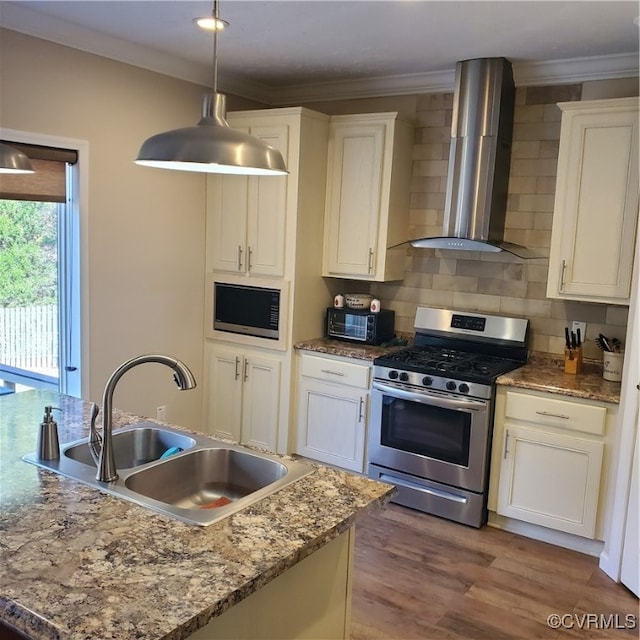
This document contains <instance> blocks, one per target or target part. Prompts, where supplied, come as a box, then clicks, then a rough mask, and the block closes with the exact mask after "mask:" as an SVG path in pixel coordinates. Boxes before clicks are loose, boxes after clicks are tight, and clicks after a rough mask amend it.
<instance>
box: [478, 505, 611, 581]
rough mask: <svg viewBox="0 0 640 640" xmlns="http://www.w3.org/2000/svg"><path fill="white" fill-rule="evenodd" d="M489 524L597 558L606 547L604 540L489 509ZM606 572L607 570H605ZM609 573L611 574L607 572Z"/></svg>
mask: <svg viewBox="0 0 640 640" xmlns="http://www.w3.org/2000/svg"><path fill="white" fill-rule="evenodd" d="M487 524H488V525H489V526H490V527H494V528H496V529H504V530H505V531H509V532H511V533H517V534H518V535H521V536H524V537H525V538H532V539H534V540H540V542H547V543H549V544H554V545H556V546H557V547H563V548H565V549H571V550H572V551H578V552H579V553H584V554H586V555H589V556H594V557H596V558H598V557H601V556H602V552H603V549H604V542H602V540H590V539H588V538H583V537H582V536H575V535H572V534H570V533H565V532H564V531H555V530H554V529H549V528H548V527H541V526H540V525H537V524H531V523H529V522H522V520H514V519H513V518H506V517H505V516H501V515H499V514H497V513H495V512H494V511H489V519H488V521H487ZM603 570H604V569H603ZM605 573H607V572H606V571H605ZM607 575H609V574H608V573H607Z"/></svg>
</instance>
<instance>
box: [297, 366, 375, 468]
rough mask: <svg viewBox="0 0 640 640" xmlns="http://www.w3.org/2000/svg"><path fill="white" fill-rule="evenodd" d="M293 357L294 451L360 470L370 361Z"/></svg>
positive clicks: (364, 437) (362, 457)
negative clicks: (295, 383) (296, 371)
mask: <svg viewBox="0 0 640 640" xmlns="http://www.w3.org/2000/svg"><path fill="white" fill-rule="evenodd" d="M298 362H299V365H300V367H299V376H298V394H297V400H298V407H297V429H296V431H297V438H296V447H295V450H296V453H298V454H300V455H302V456H305V457H307V458H311V459H313V460H318V461H320V462H326V463H328V464H333V465H335V466H337V467H341V468H343V469H348V470H350V471H357V472H359V473H363V472H364V470H365V442H366V425H367V409H368V404H369V379H370V371H371V367H370V365H368V364H360V363H354V362H346V361H342V360H336V359H332V358H327V357H320V356H315V355H307V354H302V355H301V356H300V358H299V360H298Z"/></svg>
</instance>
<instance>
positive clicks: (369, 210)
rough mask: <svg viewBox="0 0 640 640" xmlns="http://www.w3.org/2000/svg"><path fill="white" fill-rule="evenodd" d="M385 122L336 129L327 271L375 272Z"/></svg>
mask: <svg viewBox="0 0 640 640" xmlns="http://www.w3.org/2000/svg"><path fill="white" fill-rule="evenodd" d="M385 133H386V128H385V125H384V124H370V125H361V126H358V125H356V124H338V125H333V126H332V129H331V138H330V150H329V154H330V155H329V172H328V175H327V181H328V184H327V216H326V219H325V224H326V225H327V230H326V235H325V257H324V272H325V273H324V275H328V276H332V275H346V276H348V275H360V276H371V277H373V276H375V273H374V265H375V263H376V257H377V256H376V253H375V252H376V251H377V244H378V227H379V220H380V198H381V180H382V166H383V157H384V151H385V149H384V141H385Z"/></svg>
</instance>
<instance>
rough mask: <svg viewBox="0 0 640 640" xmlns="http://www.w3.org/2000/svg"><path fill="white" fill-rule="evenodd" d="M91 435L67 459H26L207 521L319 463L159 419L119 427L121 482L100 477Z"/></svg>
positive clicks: (65, 453)
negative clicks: (158, 421) (163, 423)
mask: <svg viewBox="0 0 640 640" xmlns="http://www.w3.org/2000/svg"><path fill="white" fill-rule="evenodd" d="M87 441H88V438H83V439H82V440H77V441H74V442H70V443H68V444H64V445H61V446H60V458H58V459H56V460H40V459H38V458H37V457H36V454H35V453H33V454H29V455H26V456H24V457H23V459H24V460H25V461H27V462H30V463H32V464H35V465H38V466H39V467H42V468H43V469H48V470H50V471H54V472H56V473H60V474H62V475H64V476H67V477H70V478H74V479H75V480H78V481H80V482H83V483H84V484H88V485H90V486H92V487H94V488H96V489H99V490H100V491H102V492H104V493H109V494H111V495H115V496H118V497H120V498H124V499H125V500H129V501H130V502H133V503H135V504H138V505H140V506H143V507H147V508H148V509H151V510H153V511H156V512H159V513H163V514H165V515H168V516H171V517H172V518H175V519H177V520H181V521H182V522H186V523H189V524H196V525H201V526H206V525H209V524H213V523H214V522H217V521H218V520H221V519H222V518H226V517H227V516H229V515H231V514H233V513H236V512H237V511H240V510H241V509H244V508H245V507H248V506H250V505H251V504H254V503H255V502H257V501H258V500H261V499H263V498H265V497H266V496H269V495H271V494H273V493H275V492H276V491H279V490H280V489H282V488H283V487H285V486H286V485H288V484H291V483H292V482H295V481H296V480H299V479H300V478H302V477H304V476H306V475H307V474H309V473H311V471H312V470H313V468H312V467H311V465H309V464H307V463H305V462H300V461H298V460H291V459H288V458H280V457H277V456H272V455H269V454H266V453H262V452H254V451H252V450H249V449H247V448H245V447H242V446H240V445H234V444H229V443H227V442H224V441H222V440H216V439H215V438H212V437H209V436H200V435H190V434H186V433H183V432H181V431H177V430H174V429H171V428H169V427H165V426H160V425H157V424H155V423H152V422H138V423H136V424H134V425H132V426H130V427H127V428H124V429H120V430H117V431H114V432H113V447H114V454H115V461H116V468H117V469H118V479H117V480H115V481H114V482H99V481H98V480H96V471H97V470H96V465H95V463H94V461H93V458H92V457H91V453H90V451H89V446H88V444H87Z"/></svg>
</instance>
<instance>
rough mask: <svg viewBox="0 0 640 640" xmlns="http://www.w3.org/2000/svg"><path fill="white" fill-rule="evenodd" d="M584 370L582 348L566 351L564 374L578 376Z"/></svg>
mask: <svg viewBox="0 0 640 640" xmlns="http://www.w3.org/2000/svg"><path fill="white" fill-rule="evenodd" d="M581 369H582V347H576V348H575V349H567V348H566V347H565V349H564V372H565V373H570V374H573V375H576V374H578V373H580V370H581Z"/></svg>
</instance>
